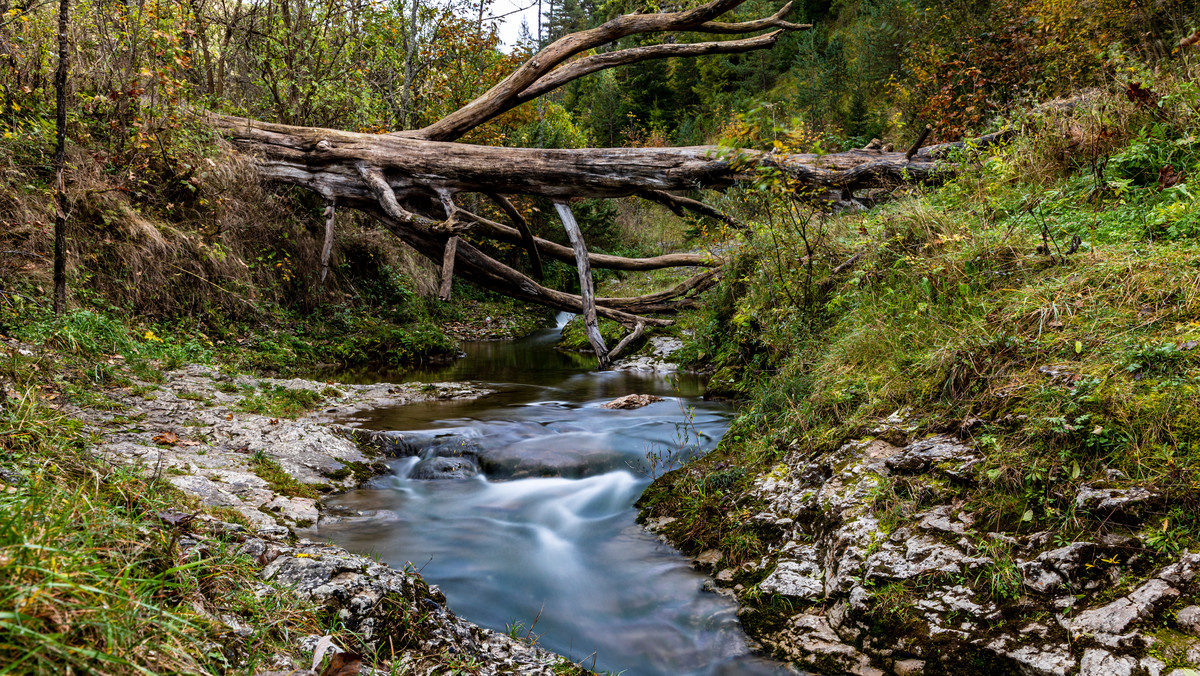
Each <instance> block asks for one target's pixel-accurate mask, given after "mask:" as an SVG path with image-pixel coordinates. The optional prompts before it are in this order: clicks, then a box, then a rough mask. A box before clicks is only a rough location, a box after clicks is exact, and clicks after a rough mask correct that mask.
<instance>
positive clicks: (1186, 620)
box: [1175, 606, 1200, 636]
mask: <svg viewBox="0 0 1200 676" xmlns="http://www.w3.org/2000/svg"><path fill="white" fill-rule="evenodd" d="M1175 623H1176V624H1178V625H1179V628H1180V629H1182V630H1183V631H1186V632H1188V633H1189V634H1192V635H1193V636H1200V606H1188V607H1186V608H1183V609H1182V610H1180V611H1179V612H1178V613H1175Z"/></svg>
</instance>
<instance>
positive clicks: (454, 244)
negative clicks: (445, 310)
mask: <svg viewBox="0 0 1200 676" xmlns="http://www.w3.org/2000/svg"><path fill="white" fill-rule="evenodd" d="M457 253H458V235H451V237H450V239H448V240H446V251H445V253H443V254H442V284H441V286H440V287H438V298H440V299H441V300H442V301H443V302H445V301H449V300H450V288H451V286H453V284H454V257H455V255H456V254H457Z"/></svg>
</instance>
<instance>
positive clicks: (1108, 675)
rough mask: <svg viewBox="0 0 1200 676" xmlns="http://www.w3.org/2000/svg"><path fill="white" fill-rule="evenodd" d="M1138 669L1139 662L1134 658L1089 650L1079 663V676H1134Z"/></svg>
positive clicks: (1098, 650) (1104, 651)
mask: <svg viewBox="0 0 1200 676" xmlns="http://www.w3.org/2000/svg"><path fill="white" fill-rule="evenodd" d="M1137 667H1138V661H1137V660H1136V659H1134V658H1132V657H1129V656H1120V657H1118V656H1115V655H1113V654H1112V653H1109V652H1108V651H1107V650H1100V649H1097V648H1089V649H1088V650H1085V651H1084V652H1083V659H1081V660H1080V661H1079V676H1132V675H1133V673H1134V669H1137Z"/></svg>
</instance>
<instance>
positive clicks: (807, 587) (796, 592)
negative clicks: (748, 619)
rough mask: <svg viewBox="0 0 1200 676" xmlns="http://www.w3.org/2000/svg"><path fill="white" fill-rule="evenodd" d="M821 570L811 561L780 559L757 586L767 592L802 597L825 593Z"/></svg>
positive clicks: (815, 596)
mask: <svg viewBox="0 0 1200 676" xmlns="http://www.w3.org/2000/svg"><path fill="white" fill-rule="evenodd" d="M821 578H822V571H821V568H820V567H819V566H817V564H816V563H814V562H811V561H781V562H780V563H779V565H778V566H776V567H775V570H774V571H773V572H772V573H771V574H770V575H768V576H767V579H765V580H763V581H762V582H761V583H759V585H758V588H759V589H760V590H762V591H764V592H767V593H768V594H783V595H784V596H794V597H796V598H802V599H815V598H820V597H822V596H824V595H825V582H824V581H823V580H822V579H821Z"/></svg>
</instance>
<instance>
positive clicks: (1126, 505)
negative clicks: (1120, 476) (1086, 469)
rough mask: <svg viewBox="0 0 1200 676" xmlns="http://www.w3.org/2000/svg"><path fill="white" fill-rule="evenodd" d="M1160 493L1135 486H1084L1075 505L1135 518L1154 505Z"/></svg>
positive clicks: (1121, 516) (1094, 510)
mask: <svg viewBox="0 0 1200 676" xmlns="http://www.w3.org/2000/svg"><path fill="white" fill-rule="evenodd" d="M1157 499H1158V495H1157V494H1156V493H1153V492H1152V491H1150V490H1148V489H1145V488H1142V487H1140V486H1134V487H1131V488H1094V487H1091V486H1084V487H1083V488H1081V489H1079V493H1078V494H1077V495H1076V496H1075V506H1076V507H1078V508H1080V509H1086V510H1088V511H1091V512H1093V513H1096V514H1098V515H1103V516H1109V517H1119V518H1134V517H1137V516H1138V515H1139V514H1140V513H1141V512H1142V511H1144V510H1145V509H1146V508H1148V507H1150V506H1152V505H1153V504H1154V502H1155V501H1156V500H1157Z"/></svg>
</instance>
